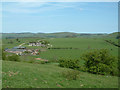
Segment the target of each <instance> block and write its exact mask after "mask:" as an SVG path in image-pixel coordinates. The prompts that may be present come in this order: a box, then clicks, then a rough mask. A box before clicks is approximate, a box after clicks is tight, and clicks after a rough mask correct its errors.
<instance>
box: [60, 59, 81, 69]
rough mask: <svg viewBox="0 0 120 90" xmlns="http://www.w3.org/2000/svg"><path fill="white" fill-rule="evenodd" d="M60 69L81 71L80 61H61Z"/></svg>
mask: <svg viewBox="0 0 120 90" xmlns="http://www.w3.org/2000/svg"><path fill="white" fill-rule="evenodd" d="M59 66H60V67H66V68H71V69H79V60H72V59H60V60H59Z"/></svg>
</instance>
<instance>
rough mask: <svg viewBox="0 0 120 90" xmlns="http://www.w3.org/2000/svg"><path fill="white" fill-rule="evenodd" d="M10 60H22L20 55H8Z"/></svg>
mask: <svg viewBox="0 0 120 90" xmlns="http://www.w3.org/2000/svg"><path fill="white" fill-rule="evenodd" d="M7 60H8V61H20V58H19V56H18V55H11V56H8V57H7Z"/></svg>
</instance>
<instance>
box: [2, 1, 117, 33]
mask: <svg viewBox="0 0 120 90" xmlns="http://www.w3.org/2000/svg"><path fill="white" fill-rule="evenodd" d="M116 31H118V3H117V2H102V3H101V2H84V3H83V2H41V3H40V2H4V3H2V32H4V33H10V32H12V33H13V32H14V33H15V32H17V33H20V32H33V33H37V32H43V33H53V32H77V33H111V32H116Z"/></svg>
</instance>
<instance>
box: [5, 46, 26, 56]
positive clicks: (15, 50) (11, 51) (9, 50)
mask: <svg viewBox="0 0 120 90" xmlns="http://www.w3.org/2000/svg"><path fill="white" fill-rule="evenodd" d="M5 51H6V52H9V53H15V54H17V55H22V53H23V52H24V51H26V50H24V49H15V48H12V49H6V50H5Z"/></svg>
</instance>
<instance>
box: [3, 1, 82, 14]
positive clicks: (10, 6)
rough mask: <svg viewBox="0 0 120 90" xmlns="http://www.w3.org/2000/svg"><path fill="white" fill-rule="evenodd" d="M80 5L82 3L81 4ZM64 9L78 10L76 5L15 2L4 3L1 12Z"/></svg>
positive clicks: (34, 11)
mask: <svg viewBox="0 0 120 90" xmlns="http://www.w3.org/2000/svg"><path fill="white" fill-rule="evenodd" d="M81 4H82V3H81ZM64 8H74V9H78V4H77V3H50V2H49V3H48V2H39V3H37V2H17V3H4V4H3V11H5V12H10V13H40V12H45V11H50V10H58V9H64ZM79 10H80V11H82V10H84V9H83V8H80V9H79Z"/></svg>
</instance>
